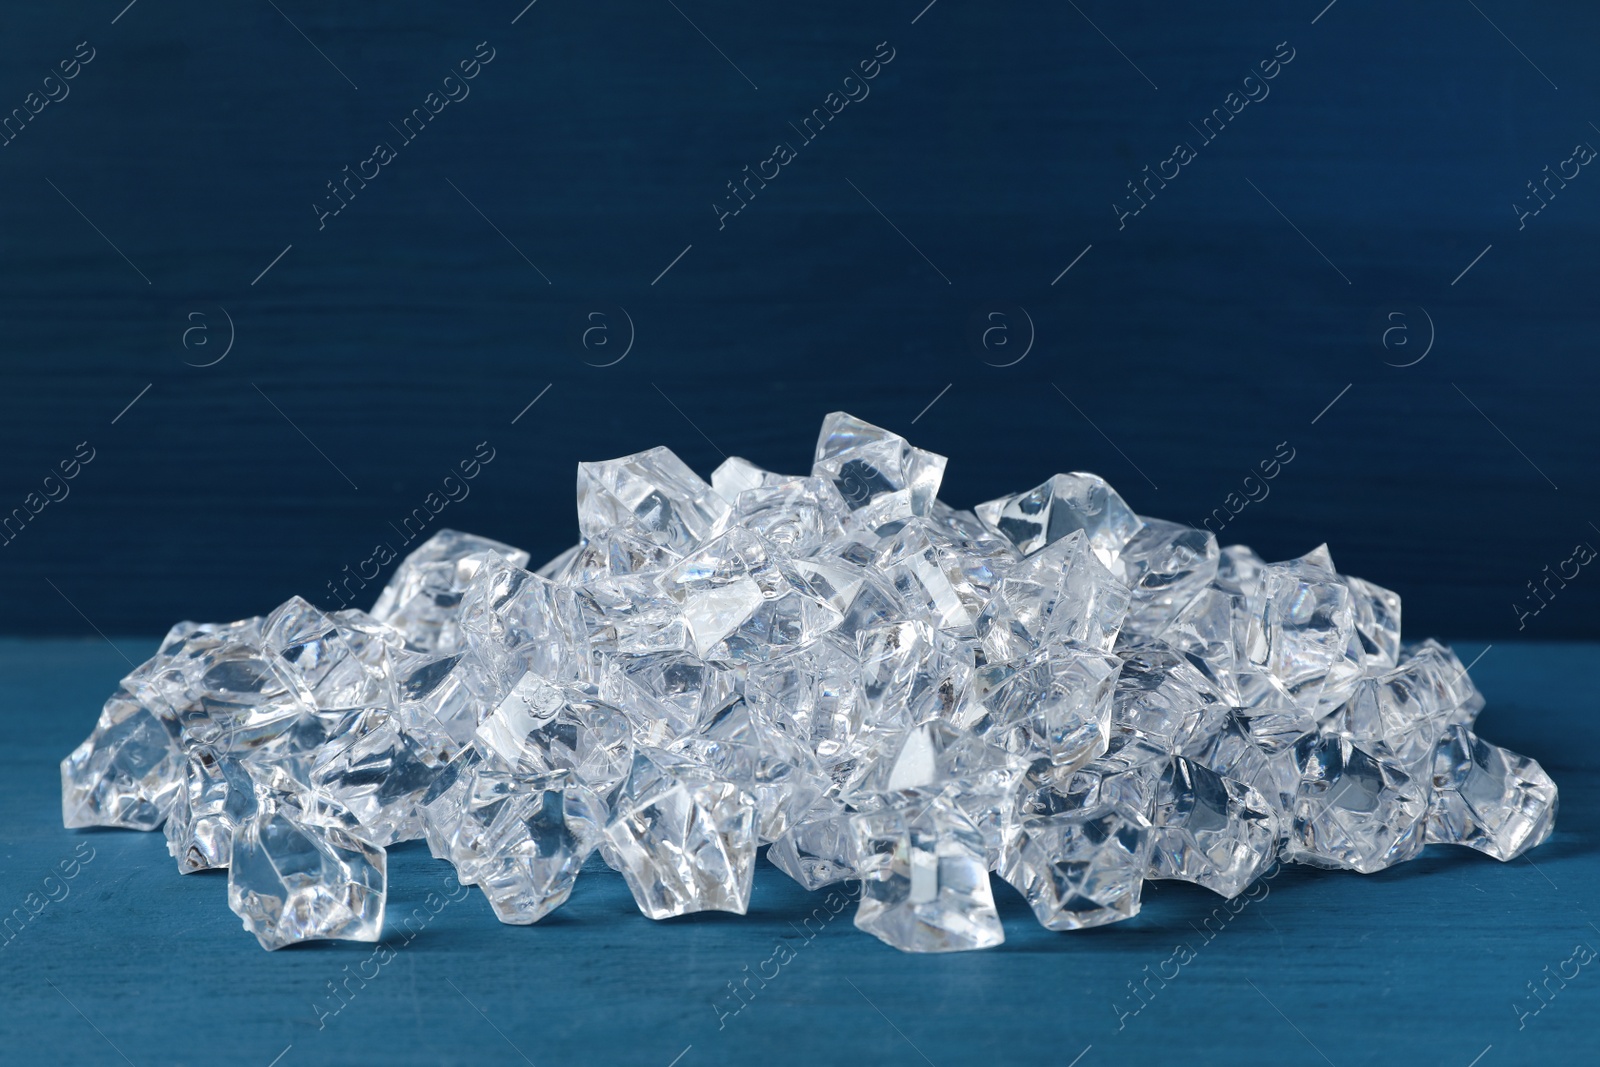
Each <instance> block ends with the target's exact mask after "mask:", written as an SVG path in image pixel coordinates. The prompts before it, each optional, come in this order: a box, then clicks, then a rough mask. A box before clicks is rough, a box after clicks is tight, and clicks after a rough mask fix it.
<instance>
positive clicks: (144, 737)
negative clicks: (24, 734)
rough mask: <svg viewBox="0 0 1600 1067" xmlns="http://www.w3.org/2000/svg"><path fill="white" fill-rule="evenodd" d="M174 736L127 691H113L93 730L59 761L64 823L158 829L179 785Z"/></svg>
mask: <svg viewBox="0 0 1600 1067" xmlns="http://www.w3.org/2000/svg"><path fill="white" fill-rule="evenodd" d="M173 734H174V729H173V728H171V727H169V725H168V724H167V723H166V722H163V721H162V720H160V719H158V718H156V716H155V715H152V714H151V713H150V711H149V710H148V709H147V708H145V707H144V706H143V705H141V704H140V703H138V702H137V701H135V700H134V699H133V698H132V697H131V696H129V695H128V693H127V692H126V691H125V690H122V689H119V690H117V692H116V693H114V694H112V697H111V699H110V700H107V701H106V706H105V708H104V710H102V711H101V712H100V721H99V722H98V723H96V724H95V728H94V732H93V733H92V734H90V735H89V737H88V739H87V740H85V741H84V742H83V743H82V744H81V745H79V746H78V747H77V748H75V749H73V750H72V754H71V755H69V756H68V757H67V758H66V759H64V760H62V761H61V817H62V821H63V823H64V824H65V825H66V826H67V827H68V828H76V827H83V826H120V827H123V828H125V829H128V830H154V829H156V828H158V827H159V826H160V825H161V823H162V821H163V820H165V819H166V817H167V813H168V812H169V811H171V809H172V805H173V801H174V800H175V799H176V798H177V795H178V792H179V791H180V790H181V789H182V788H183V781H184V758H183V752H182V750H181V749H180V748H179V747H178V742H177V739H176V738H175V737H174V736H173Z"/></svg>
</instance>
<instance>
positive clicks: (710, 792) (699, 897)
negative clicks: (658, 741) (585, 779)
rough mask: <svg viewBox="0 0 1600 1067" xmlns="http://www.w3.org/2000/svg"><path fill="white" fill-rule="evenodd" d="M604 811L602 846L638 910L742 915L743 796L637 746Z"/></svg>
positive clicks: (748, 836) (752, 843)
mask: <svg viewBox="0 0 1600 1067" xmlns="http://www.w3.org/2000/svg"><path fill="white" fill-rule="evenodd" d="M610 806H611V813H612V814H611V821H610V822H608V823H607V824H606V827H605V843H604V845H603V846H602V847H603V848H605V849H606V852H607V856H606V859H607V862H608V863H610V864H611V866H613V867H615V868H617V869H618V870H620V871H621V872H622V876H623V878H625V879H626V880H627V882H628V888H629V889H631V890H632V891H633V899H634V901H635V902H636V903H637V904H638V905H639V910H640V911H642V912H644V913H645V914H646V915H648V916H649V917H650V918H652V919H668V918H671V917H672V916H674V915H687V914H689V913H690V912H696V911H731V912H735V913H737V914H739V915H743V914H744V913H745V910H746V909H747V908H748V907H749V906H750V886H751V881H752V878H753V875H754V873H755V864H756V847H757V840H756V834H757V826H756V801H755V798H754V797H752V796H751V795H750V794H749V793H747V792H745V791H744V790H743V789H740V788H739V787H738V786H737V785H735V784H734V783H732V782H729V781H727V780H725V779H722V778H719V777H717V776H716V775H715V774H714V773H713V772H711V771H710V770H707V769H706V768H705V767H702V766H700V765H699V764H697V763H695V762H693V761H692V760H689V759H687V758H685V757H683V756H675V755H673V754H672V753H670V752H663V751H661V750H660V749H650V748H641V749H639V750H638V751H636V752H635V753H634V756H633V768H632V770H631V771H630V772H629V774H628V778H627V780H626V781H625V782H623V783H622V785H621V786H619V787H618V788H617V790H616V792H615V793H614V794H613V795H612V796H611V798H610Z"/></svg>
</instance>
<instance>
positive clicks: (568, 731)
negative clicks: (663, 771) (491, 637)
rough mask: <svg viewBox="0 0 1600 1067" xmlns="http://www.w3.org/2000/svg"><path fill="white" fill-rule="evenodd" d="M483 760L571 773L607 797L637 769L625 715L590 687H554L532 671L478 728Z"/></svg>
mask: <svg viewBox="0 0 1600 1067" xmlns="http://www.w3.org/2000/svg"><path fill="white" fill-rule="evenodd" d="M476 738H477V744H478V747H479V749H480V751H482V753H483V754H484V755H485V756H494V757H498V758H499V759H500V760H501V761H502V762H504V763H505V764H506V765H508V766H511V767H515V768H518V769H519V770H523V771H526V772H528V773H532V774H546V773H550V772H553V771H562V770H565V771H571V772H572V774H573V776H574V777H575V778H576V779H577V780H578V781H579V782H581V783H582V784H584V785H586V786H588V787H589V788H590V789H592V790H594V791H595V792H596V793H599V794H601V795H604V794H606V793H608V792H610V791H611V790H612V789H613V788H614V787H615V786H616V785H617V784H618V783H620V782H621V781H622V780H623V779H624V778H626V777H627V776H628V771H629V769H630V768H631V767H632V766H633V732H632V730H631V728H630V727H629V725H628V719H627V716H626V715H624V714H623V713H622V712H621V711H620V710H619V709H617V708H614V707H612V706H611V705H610V704H608V703H606V702H605V701H603V700H601V699H600V693H599V690H598V689H597V688H596V687H595V686H592V685H577V684H570V685H551V684H550V683H549V682H546V681H545V680H544V679H542V678H540V677H539V676H538V675H536V674H534V673H533V672H532V671H530V672H528V673H527V674H524V675H523V676H522V678H521V680H519V681H518V682H517V684H516V685H515V686H514V687H513V688H512V690H511V692H510V693H508V694H507V695H506V698H505V699H504V700H502V701H501V702H500V704H499V705H498V706H497V707H496V708H495V709H494V711H492V712H491V713H490V714H489V716H488V717H487V718H486V719H484V721H483V723H482V724H481V725H480V726H479V727H478V730H477V734H476Z"/></svg>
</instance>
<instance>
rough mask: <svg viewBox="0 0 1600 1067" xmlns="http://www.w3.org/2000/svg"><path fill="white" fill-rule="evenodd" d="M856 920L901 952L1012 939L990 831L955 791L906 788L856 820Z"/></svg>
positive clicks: (951, 949)
mask: <svg viewBox="0 0 1600 1067" xmlns="http://www.w3.org/2000/svg"><path fill="white" fill-rule="evenodd" d="M851 825H852V830H853V833H854V835H855V849H856V854H857V856H859V858H860V860H859V862H860V871H859V873H860V877H861V903H860V905H859V907H858V908H857V910H856V920H855V923H856V927H857V928H858V929H861V930H865V931H866V932H867V933H869V934H872V935H873V936H874V937H876V938H878V939H879V940H880V941H883V942H884V943H886V944H889V945H893V946H894V947H895V948H898V949H900V950H901V951H902V952H961V951H965V950H968V949H979V948H990V947H992V946H994V945H998V944H1000V943H1001V942H1002V941H1004V940H1005V932H1004V931H1003V930H1002V929H1001V927H1000V916H999V914H998V913H997V912H996V911H995V906H994V893H993V891H992V889H991V888H990V885H989V862H988V859H987V855H986V849H985V847H984V841H983V834H982V833H981V832H980V831H979V829H978V828H977V827H976V826H974V825H973V823H972V821H971V820H970V819H969V818H968V817H967V815H966V813H965V812H963V811H962V810H961V808H960V807H958V806H957V805H956V804H955V802H954V801H953V800H952V799H951V798H950V797H948V796H946V795H944V794H942V793H938V792H931V793H929V792H923V791H914V792H910V793H902V794H900V795H899V796H897V797H895V798H894V799H893V801H891V802H890V803H888V804H887V805H885V806H884V807H882V808H879V809H878V810H876V811H871V812H865V813H862V814H860V815H857V816H856V817H855V819H854V821H853V822H852V824H851Z"/></svg>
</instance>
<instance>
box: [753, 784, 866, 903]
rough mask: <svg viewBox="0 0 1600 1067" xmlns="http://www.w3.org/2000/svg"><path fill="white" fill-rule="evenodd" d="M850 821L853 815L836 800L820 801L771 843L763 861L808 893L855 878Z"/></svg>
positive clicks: (853, 839)
mask: <svg viewBox="0 0 1600 1067" xmlns="http://www.w3.org/2000/svg"><path fill="white" fill-rule="evenodd" d="M853 818H854V813H853V812H852V811H850V809H849V808H847V807H845V806H844V805H843V804H840V803H839V802H838V801H837V800H832V799H829V798H823V799H820V800H818V801H816V803H815V804H813V805H812V807H811V808H810V809H808V810H807V811H805V812H804V813H803V814H802V815H801V816H800V818H799V819H798V820H797V821H796V822H795V823H794V825H792V826H790V827H789V829H788V831H787V832H786V833H784V834H783V835H782V836H781V837H779V838H778V839H777V840H775V841H773V842H772V845H771V846H770V847H769V848H768V849H767V859H769V860H771V861H772V865H773V866H774V867H776V868H778V870H780V871H782V872H783V873H784V874H787V875H788V876H789V877H790V878H793V879H794V880H795V881H796V882H799V883H800V884H801V885H802V886H804V887H805V888H806V889H809V890H812V891H815V890H818V889H821V888H823V887H824V886H829V885H833V884H834V883H835V882H843V881H846V880H847V879H852V878H859V877H860V874H859V872H858V871H857V861H856V853H855V832H854V830H853V829H852V828H851V820H852V819H853Z"/></svg>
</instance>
